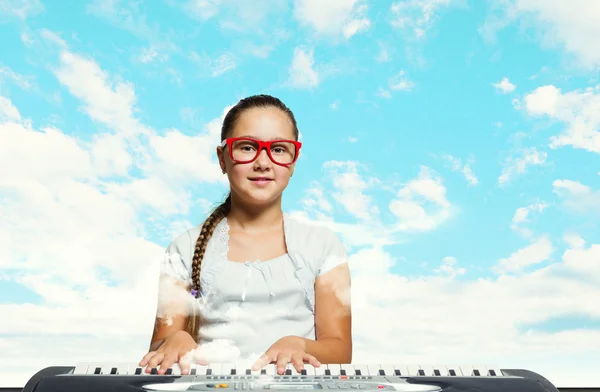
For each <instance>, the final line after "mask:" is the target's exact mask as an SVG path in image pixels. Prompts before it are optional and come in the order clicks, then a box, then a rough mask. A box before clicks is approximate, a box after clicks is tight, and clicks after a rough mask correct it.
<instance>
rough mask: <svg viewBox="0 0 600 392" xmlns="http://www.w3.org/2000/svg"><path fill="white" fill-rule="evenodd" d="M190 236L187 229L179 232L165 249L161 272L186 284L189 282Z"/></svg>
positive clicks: (190, 280)
mask: <svg viewBox="0 0 600 392" xmlns="http://www.w3.org/2000/svg"><path fill="white" fill-rule="evenodd" d="M190 244H191V238H190V233H189V231H186V232H185V233H183V234H181V235H180V236H178V237H177V238H175V239H174V240H173V242H171V243H170V244H169V246H168V247H167V248H166V249H165V253H164V256H163V260H162V263H161V265H160V272H161V274H165V275H168V276H170V277H173V278H175V279H177V280H179V281H182V282H184V283H186V284H188V285H189V284H191V283H192V279H191V260H192V257H191V256H192V255H191V252H190Z"/></svg>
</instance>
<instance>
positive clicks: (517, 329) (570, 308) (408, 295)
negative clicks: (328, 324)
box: [350, 240, 600, 385]
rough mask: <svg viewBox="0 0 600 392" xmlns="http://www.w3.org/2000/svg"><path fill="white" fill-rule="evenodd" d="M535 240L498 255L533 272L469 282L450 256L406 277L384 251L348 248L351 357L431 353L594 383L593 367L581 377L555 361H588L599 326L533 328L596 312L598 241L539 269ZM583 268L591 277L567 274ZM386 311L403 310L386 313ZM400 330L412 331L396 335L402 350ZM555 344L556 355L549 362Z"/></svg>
mask: <svg viewBox="0 0 600 392" xmlns="http://www.w3.org/2000/svg"><path fill="white" fill-rule="evenodd" d="M536 246H537V247H539V248H540V249H537V250H536V249H535V247H533V248H530V249H529V248H526V250H523V251H517V252H514V253H513V255H512V256H511V257H510V258H509V259H506V261H504V260H501V261H500V262H501V263H502V262H505V263H512V264H511V265H512V266H513V267H516V266H515V265H514V263H520V265H521V266H522V267H524V266H525V265H529V266H530V267H531V268H532V271H531V272H523V273H521V274H518V275H500V276H498V277H496V278H485V277H481V278H479V279H477V280H467V279H462V280H458V279H456V278H457V277H458V276H462V275H464V274H465V273H466V271H465V269H464V268H459V267H457V262H456V259H455V258H453V257H446V258H444V260H443V261H442V263H441V265H440V266H439V268H438V269H437V271H436V272H440V273H441V274H436V275H433V274H431V275H425V276H422V275H421V276H418V277H414V278H409V277H406V276H402V274H401V273H393V272H392V268H393V271H402V270H403V268H404V266H403V265H402V262H401V261H400V260H398V259H395V258H394V257H393V256H392V255H391V254H390V253H389V252H385V251H382V250H380V249H377V248H375V249H365V250H364V251H362V252H360V253H356V254H354V255H353V256H354V257H352V258H351V260H350V261H351V270H352V285H353V289H352V301H353V333H354V337H355V354H354V357H353V363H398V362H401V363H430V362H432V358H435V362H439V363H445V364H452V363H457V362H459V363H486V364H496V365H498V366H500V367H505V366H514V367H524V368H530V369H535V371H538V372H540V373H542V374H544V375H545V376H546V377H548V378H549V379H550V380H551V381H552V382H555V383H558V384H559V385H567V384H568V383H573V384H578V385H580V383H589V384H593V383H594V379H595V374H594V375H592V374H593V373H594V372H592V373H589V374H588V375H587V377H585V376H584V379H585V381H584V380H583V379H581V378H579V379H578V377H581V376H582V375H585V374H586V372H582V373H581V374H579V375H574V374H567V373H566V372H561V371H560V367H561V366H562V364H564V363H565V361H571V360H573V361H574V360H581V359H582V358H587V359H589V360H590V361H592V363H595V360H594V355H595V354H594V352H595V351H597V350H598V349H600V346H599V343H598V342H600V339H599V338H600V335H599V333H598V331H595V330H589V331H586V330H577V331H575V330H563V331H558V332H543V331H542V330H540V329H539V328H536V325H540V324H543V323H544V322H545V321H548V320H551V319H553V318H556V317H566V316H568V315H573V314H589V315H590V316H592V317H598V315H600V313H599V311H598V308H597V306H596V305H595V298H597V297H598V296H599V295H600V291H599V290H600V289H599V287H600V286H598V281H599V280H598V279H599V278H598V275H597V273H598V271H600V264H599V263H597V262H594V260H595V259H596V260H597V259H598V255H597V252H598V250H599V249H598V246H595V247H594V246H592V247H590V248H588V249H581V250H577V251H575V250H568V251H567V252H565V254H564V257H563V260H564V261H563V262H555V263H554V264H552V265H550V266H548V267H544V268H538V266H537V265H535V264H531V263H532V262H535V261H536V260H539V259H543V258H544V257H545V256H546V250H544V247H547V243H545V241H543V240H541V241H539V243H538V244H537V245H536ZM574 262H577V263H579V264H578V265H575V264H573V263H574ZM372 263H373V268H369V267H370V265H371V264H372ZM585 272H589V273H590V276H594V277H595V278H594V279H590V280H589V281H585V282H582V280H581V278H579V277H577V276H574V275H573V274H574V273H576V274H583V273H585ZM390 314H396V315H403V317H398V318H396V319H390V318H389V315H390ZM441 320H443V322H441ZM398 336H411V339H409V340H402V344H401V346H402V349H401V352H402V353H401V354H398V350H399V347H400V346H399V345H396V344H394V342H399V340H398V339H397V337H398ZM466 336H469V338H466ZM490 336H494V338H493V339H490V338H489V337H490ZM586 341H587V342H586ZM592 342H593V343H592ZM590 343H591V344H592V346H593V348H592V347H589V346H588V345H589V344H590ZM557 347H560V350H561V353H562V354H561V355H562V357H561V360H560V361H555V360H553V359H552V353H553V352H555V351H556V350H557ZM457 353H460V354H458V355H457ZM566 358H568V359H566ZM593 366H594V365H592V364H591V365H590V367H589V369H592V368H593Z"/></svg>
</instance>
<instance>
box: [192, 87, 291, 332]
mask: <svg viewBox="0 0 600 392" xmlns="http://www.w3.org/2000/svg"><path fill="white" fill-rule="evenodd" d="M266 107H274V108H277V109H280V110H281V111H283V112H284V113H285V114H286V115H287V116H288V118H289V120H290V122H291V123H292V127H293V130H294V138H295V139H296V140H298V136H299V132H298V125H297V123H296V119H295V117H294V114H293V113H292V111H291V110H290V109H289V108H288V107H287V106H286V105H285V104H284V103H283V102H282V101H281V100H279V99H278V98H275V97H273V96H270V95H253V96H250V97H247V98H244V99H242V100H240V101H239V102H238V103H237V104H236V105H235V106H233V107H232V108H231V109H230V110H229V111H228V112H227V114H226V115H225V119H224V120H223V126H222V127H221V141H223V140H225V139H226V138H227V137H228V136H229V135H230V134H231V132H232V131H233V128H234V126H235V123H236V121H237V120H238V119H239V117H240V116H241V114H242V113H243V112H244V111H246V110H248V109H252V108H266ZM230 211H231V193H229V195H228V196H227V198H226V199H225V201H224V202H223V203H222V204H220V205H219V206H218V207H216V208H215V209H214V211H213V212H212V213H211V214H210V215H209V216H208V218H206V220H205V221H204V224H203V225H202V229H201V230H200V235H199V236H198V239H197V241H196V246H195V248H194V257H193V259H192V286H191V287H190V290H191V291H192V293H196V294H195V295H196V296H198V295H199V293H200V269H201V266H202V259H203V258H204V253H205V252H206V246H207V244H208V241H209V239H210V237H211V236H212V234H213V232H214V231H215V228H216V227H217V225H218V224H219V222H221V220H223V218H226V217H227V216H228V215H229V212H230ZM201 323H202V320H201V317H200V314H199V312H198V310H197V308H196V307H192V311H191V314H190V317H189V318H188V326H187V330H188V332H189V333H190V335H191V336H192V337H193V338H194V339H196V338H197V336H198V331H199V329H200V325H201Z"/></svg>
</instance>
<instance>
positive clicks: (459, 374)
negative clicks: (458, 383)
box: [446, 365, 463, 377]
mask: <svg viewBox="0 0 600 392" xmlns="http://www.w3.org/2000/svg"><path fill="white" fill-rule="evenodd" d="M446 369H447V374H448V376H451V377H452V376H457V377H462V376H463V373H462V370H461V369H460V366H458V365H446ZM452 372H454V374H453V373H452Z"/></svg>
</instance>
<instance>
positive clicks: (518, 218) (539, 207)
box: [511, 202, 549, 238]
mask: <svg viewBox="0 0 600 392" xmlns="http://www.w3.org/2000/svg"><path fill="white" fill-rule="evenodd" d="M548 207H549V204H547V203H542V202H537V203H533V204H530V205H528V206H526V207H520V208H517V210H516V211H515V214H514V215H513V218H512V224H511V229H513V230H514V231H516V232H518V233H519V234H521V235H522V236H524V237H526V238H529V237H532V236H533V232H532V231H531V230H530V229H528V228H525V227H523V226H522V225H523V224H524V223H527V222H529V219H528V218H529V214H530V213H531V212H534V211H535V212H542V211H544V210H545V209H546V208H548Z"/></svg>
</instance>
